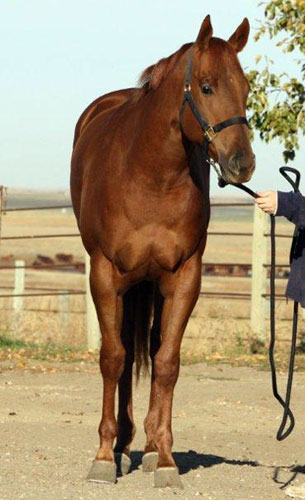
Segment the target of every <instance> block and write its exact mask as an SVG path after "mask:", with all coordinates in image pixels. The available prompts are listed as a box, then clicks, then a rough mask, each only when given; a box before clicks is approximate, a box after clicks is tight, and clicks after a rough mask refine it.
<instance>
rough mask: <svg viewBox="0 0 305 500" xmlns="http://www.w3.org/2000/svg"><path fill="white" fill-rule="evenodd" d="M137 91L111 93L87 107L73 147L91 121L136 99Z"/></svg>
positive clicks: (80, 118)
mask: <svg viewBox="0 0 305 500" xmlns="http://www.w3.org/2000/svg"><path fill="white" fill-rule="evenodd" d="M137 91H138V89H134V88H129V89H124V90H117V91H115V92H110V93H109V94H105V95H102V96H100V97H98V98H97V99H95V100H94V101H93V102H91V104H89V106H87V108H86V109H85V110H84V111H83V113H82V114H81V116H80V117H79V119H78V122H77V124H76V127H75V133H74V141H73V147H74V146H75V144H76V142H77V140H78V138H79V137H80V135H81V134H82V132H83V131H84V130H85V128H86V127H87V126H88V124H89V123H91V121H92V120H93V119H94V118H95V117H96V116H97V115H98V114H100V113H105V112H107V111H110V110H113V109H115V108H118V107H120V106H122V104H124V103H125V102H126V101H128V100H129V99H131V98H132V97H134V94H135V92H137Z"/></svg>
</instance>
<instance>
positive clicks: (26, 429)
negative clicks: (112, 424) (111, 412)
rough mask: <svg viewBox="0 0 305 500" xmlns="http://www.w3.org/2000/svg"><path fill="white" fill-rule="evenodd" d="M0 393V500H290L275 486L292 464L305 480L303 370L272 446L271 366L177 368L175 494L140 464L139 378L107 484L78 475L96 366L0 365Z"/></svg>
mask: <svg viewBox="0 0 305 500" xmlns="http://www.w3.org/2000/svg"><path fill="white" fill-rule="evenodd" d="M3 367H4V365H3ZM0 368H1V367H0ZM281 381H283V377H281ZM0 394H1V402H2V404H1V411H0V426H1V427H0V428H1V434H0V435H1V440H0V448H1V474H0V499H1V500H4V499H5V500H8V499H14V500H15V499H21V498H26V499H27V500H32V499H35V500H38V499H41V498H43V499H44V500H55V499H56V500H58V499H60V500H64V499H69V500H70V499H73V500H74V499H75V500H82V499H86V500H90V499H100V498H105V499H107V500H108V499H109V500H118V499H120V500H121V499H122V500H129V499H130V500H131V499H132V500H146V499H148V500H150V499H154V500H155V499H156V500H158V499H171V498H179V497H180V498H183V499H193V498H203V499H206V500H250V499H255V500H281V499H288V497H287V495H286V493H285V490H281V486H282V483H284V482H287V481H289V479H291V478H292V476H293V475H294V472H293V471H294V470H295V472H297V475H296V478H295V479H294V481H293V484H296V485H298V484H300V483H301V482H302V481H305V475H304V473H305V467H304V464H305V374H304V373H297V374H296V376H295V383H294V393H293V394H294V395H293V407H294V410H295V415H296V419H297V428H296V430H295V431H294V433H293V435H292V436H291V437H290V438H288V440H287V441H285V442H283V443H278V442H277V441H276V440H275V433H276V430H277V427H278V425H279V420H280V415H281V412H280V408H279V406H278V404H277V403H276V402H275V401H274V400H273V398H272V395H271V388H270V377H269V373H266V372H260V371H255V370H254V369H252V368H232V367H230V366H227V365H222V366H220V365H217V366H208V365H206V364H198V365H192V366H186V367H182V369H181V375H180V379H179V382H178V384H177V388H176V393H175V404H174V418H173V428H174V437H175V444H174V449H175V452H176V460H177V464H178V465H179V467H180V471H181V474H182V480H183V483H184V490H183V491H179V490H169V489H165V490H161V489H154V488H153V486H152V484H153V477H152V475H151V474H144V473H143V472H142V471H141V469H140V467H139V464H140V456H141V453H140V451H139V450H142V447H143V444H144V432H143V427H142V422H143V418H144V416H145V412H146V408H147V403H148V381H147V380H146V381H142V382H140V385H139V386H138V388H137V389H136V391H135V394H136V395H135V418H136V424H137V427H138V431H137V434H136V438H135V441H134V444H133V449H134V450H135V451H134V452H133V456H132V457H133V471H132V472H131V473H130V474H128V475H127V476H124V477H122V478H119V480H118V483H117V484H116V485H113V486H110V485H98V484H93V483H88V482H86V481H85V477H86V474H87V472H88V469H89V467H90V464H91V460H92V458H93V456H94V453H95V451H96V448H97V443H98V436H97V426H98V423H99V418H100V406H101V403H100V394H101V380H100V376H99V374H98V372H97V369H93V370H92V369H91V373H90V372H89V371H88V370H87V368H86V366H85V367H84V368H83V371H81V372H77V371H67V370H63V369H62V368H59V371H57V372H56V373H37V372H35V373H32V372H30V371H9V370H3V371H2V373H0Z"/></svg>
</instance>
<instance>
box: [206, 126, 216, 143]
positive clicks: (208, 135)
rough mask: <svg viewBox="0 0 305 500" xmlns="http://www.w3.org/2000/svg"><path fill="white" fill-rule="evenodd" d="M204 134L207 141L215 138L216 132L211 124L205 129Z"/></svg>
mask: <svg viewBox="0 0 305 500" xmlns="http://www.w3.org/2000/svg"><path fill="white" fill-rule="evenodd" d="M204 135H205V136H206V138H207V140H208V141H209V142H212V141H214V139H215V138H216V136H217V132H215V130H214V128H213V127H212V125H210V126H209V128H208V129H207V130H205V132H204Z"/></svg>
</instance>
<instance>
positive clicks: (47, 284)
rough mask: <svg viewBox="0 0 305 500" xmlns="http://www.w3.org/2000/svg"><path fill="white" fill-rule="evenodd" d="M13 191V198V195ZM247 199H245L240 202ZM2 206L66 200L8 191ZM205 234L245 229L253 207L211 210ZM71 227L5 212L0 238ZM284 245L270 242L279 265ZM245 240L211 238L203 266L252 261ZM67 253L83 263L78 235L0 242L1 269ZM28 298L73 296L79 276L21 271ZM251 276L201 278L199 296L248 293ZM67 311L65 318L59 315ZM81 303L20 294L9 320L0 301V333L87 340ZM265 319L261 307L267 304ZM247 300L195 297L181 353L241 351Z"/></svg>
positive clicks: (284, 329) (6, 285)
mask: <svg viewBox="0 0 305 500" xmlns="http://www.w3.org/2000/svg"><path fill="white" fill-rule="evenodd" d="M13 194H14V193H13ZM246 201H248V199H246ZM9 202H10V203H9V205H8V206H31V205H32V206H33V205H39V206H42V205H46V204H47V205H50V204H60V205H62V204H67V203H69V199H67V196H66V195H63V194H58V195H57V196H54V195H53V198H52V200H50V199H49V198H47V195H45V194H42V195H41V196H40V197H39V198H38V197H37V195H36V197H35V196H33V193H32V194H31V193H28V194H27V196H25V195H24V193H23V194H22V196H20V195H19V197H18V195H16V193H15V194H14V196H12V197H11V198H10V199H9ZM209 230H210V231H211V232H213V231H219V232H224V231H233V232H237V233H242V232H251V231H252V208H251V207H237V208H233V207H232V208H228V207H225V208H214V209H212V218H211V223H210V227H209ZM292 230H293V227H292V225H290V224H289V223H287V222H285V221H284V220H283V219H279V220H278V221H277V233H281V234H291V233H292ZM77 233H78V229H77V226H76V223H75V219H74V215H73V213H72V211H71V210H65V211H62V210H41V211H25V212H23V211H21V212H7V213H6V214H5V215H3V217H2V238H5V237H10V236H20V235H28V236H33V235H38V234H40V235H41V234H42V235H49V234H58V235H61V234H77ZM289 248H290V240H289V239H280V238H279V239H278V240H277V261H278V263H279V264H286V263H287V260H288V255H289ZM251 249H252V238H251V237H247V236H246V237H245V236H240V237H237V236H213V235H211V236H210V237H209V239H208V244H207V247H206V251H205V254H204V259H203V262H206V263H221V262H227V263H243V264H246V263H251ZM59 253H62V254H66V255H67V254H71V255H72V256H73V261H74V262H75V261H78V262H84V249H83V247H82V243H81V240H80V237H78V236H76V237H65V238H63V237H57V238H44V239H35V238H31V239H26V240H5V239H2V240H1V246H0V259H1V261H0V264H1V265H2V266H4V265H7V264H12V263H13V262H14V260H16V259H22V260H24V261H25V262H26V264H27V265H31V264H32V263H33V262H34V261H35V259H37V255H43V256H46V257H49V258H52V259H55V260H56V254H59ZM0 283H1V285H0V294H9V293H12V292H13V286H14V272H13V270H10V269H7V270H1V281H0ZM285 284H286V280H285V279H279V280H277V292H278V293H283V292H284V289H285ZM25 286H26V292H27V293H36V292H37V293H39V292H44V293H47V292H48V291H79V290H84V289H85V276H84V274H81V273H79V272H67V271H60V270H58V271H53V270H52V271H50V270H36V269H35V270H32V269H27V270H26V277H25ZM250 287H251V278H249V277H229V276H203V279H202V291H203V292H221V291H226V292H247V293H249V292H250ZM67 312H68V314H66V313H67ZM84 312H85V298H84V296H82V295H75V296H73V295H71V296H69V297H64V298H60V297H58V296H41V297H39V296H38V297H25V298H24V311H23V313H22V316H21V317H19V318H16V317H15V316H14V313H13V311H12V299H11V298H0V329H1V332H0V333H2V334H8V335H10V336H13V337H16V338H21V339H26V340H27V341H32V342H38V343H46V342H53V343H55V344H65V345H71V346H78V347H80V346H84V345H85V343H86V328H85V315H84ZM265 313H266V317H267V316H268V307H267V304H266V311H265ZM249 314H250V301H249V300H247V299H218V298H215V297H206V296H201V297H200V298H199V301H198V303H197V306H196V308H195V310H194V312H193V315H192V318H191V320H190V322H189V325H188V328H187V331H186V334H185V338H184V344H183V349H184V351H185V352H186V353H188V354H190V355H194V356H195V355H200V353H202V352H205V353H213V352H223V351H226V350H230V349H231V350H236V349H241V348H242V347H245V346H247V345H250V343H251V338H252V334H251V330H250V326H249ZM290 316H291V304H288V305H287V304H286V302H285V301H278V303H277V317H278V318H279V319H280V322H279V325H278V332H279V336H280V338H281V340H283V341H284V343H283V345H286V342H285V341H287V340H289V335H290V321H289V318H290Z"/></svg>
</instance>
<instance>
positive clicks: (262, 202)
mask: <svg viewBox="0 0 305 500" xmlns="http://www.w3.org/2000/svg"><path fill="white" fill-rule="evenodd" d="M257 194H258V196H259V197H258V198H255V200H254V201H255V203H256V204H257V206H258V207H259V208H261V209H262V210H263V211H264V212H266V213H267V214H275V213H276V210H277V191H260V192H258V193H257Z"/></svg>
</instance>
